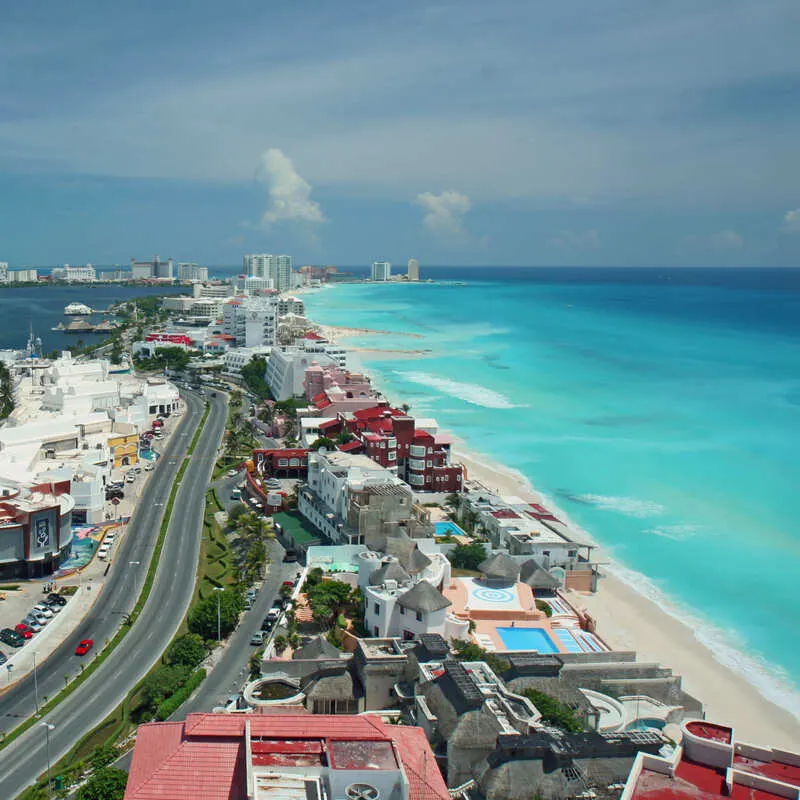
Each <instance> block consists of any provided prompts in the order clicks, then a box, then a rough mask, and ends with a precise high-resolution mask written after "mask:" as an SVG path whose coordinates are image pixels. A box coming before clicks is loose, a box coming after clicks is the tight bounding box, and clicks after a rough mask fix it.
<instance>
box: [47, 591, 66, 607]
mask: <svg viewBox="0 0 800 800" xmlns="http://www.w3.org/2000/svg"><path fill="white" fill-rule="evenodd" d="M47 599H48V600H52V601H53V602H54V603H57V604H58V605H60V606H65V605H66V604H67V598H66V597H64V595H61V594H56V593H55V592H51V593H50V594H49V595H47Z"/></svg>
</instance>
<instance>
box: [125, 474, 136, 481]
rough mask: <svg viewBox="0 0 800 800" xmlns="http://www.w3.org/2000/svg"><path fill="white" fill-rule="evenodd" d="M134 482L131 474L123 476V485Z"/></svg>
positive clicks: (133, 476) (134, 477)
mask: <svg viewBox="0 0 800 800" xmlns="http://www.w3.org/2000/svg"><path fill="white" fill-rule="evenodd" d="M135 480H136V476H135V475H134V474H133V473H132V472H129V473H128V474H127V475H126V476H125V483H133V482H134V481H135Z"/></svg>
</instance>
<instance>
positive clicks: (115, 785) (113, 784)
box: [75, 767, 128, 800]
mask: <svg viewBox="0 0 800 800" xmlns="http://www.w3.org/2000/svg"><path fill="white" fill-rule="evenodd" d="M127 782H128V773H127V772H124V771H123V770H121V769H116V768H115V767H104V768H103V769H101V770H98V771H97V772H95V774H94V775H92V777H91V778H89V780H88V781H86V783H85V784H84V785H83V786H81V788H80V789H78V793H77V794H76V795H75V798H76V800H122V798H123V797H124V796H125V785H126V784H127Z"/></svg>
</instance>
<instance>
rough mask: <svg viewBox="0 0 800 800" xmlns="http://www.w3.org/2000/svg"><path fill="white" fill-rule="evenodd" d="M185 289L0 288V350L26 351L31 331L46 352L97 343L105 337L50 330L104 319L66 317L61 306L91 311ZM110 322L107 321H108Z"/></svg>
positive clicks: (131, 287)
mask: <svg viewBox="0 0 800 800" xmlns="http://www.w3.org/2000/svg"><path fill="white" fill-rule="evenodd" d="M186 291H187V290H186V289H183V288H180V287H169V288H165V287H159V286H122V285H108V284H98V285H94V286H91V285H90V286H87V285H80V284H72V285H63V284H58V285H53V286H47V285H42V286H7V287H4V288H2V289H0V320H2V321H3V324H0V348H9V349H17V350H21V349H24V348H25V344H26V343H27V341H28V336H29V334H30V330H31V328H33V333H34V335H35V336H38V337H39V338H40V339H41V340H42V349H43V351H44V352H45V353H50V352H52V351H53V350H63V349H65V348H67V347H69V346H70V345H77V344H78V342H79V341H82V342H84V343H85V344H89V343H94V342H99V341H101V340H102V339H105V338H107V337H108V334H95V333H64V332H63V331H54V330H51V329H52V328H54V327H56V325H58V324H59V323H63V324H64V325H67V324H68V323H69V322H70V320H72V319H85V320H87V321H89V322H92V323H95V324H96V323H98V322H100V321H101V320H102V319H103V317H102V316H100V315H93V316H91V317H80V318H77V317H65V316H64V306H67V305H69V303H85V304H86V305H87V306H89V307H90V308H96V309H105V308H108V307H109V306H110V305H111V304H112V303H116V302H117V301H120V300H129V299H131V298H133V297H145V296H147V295H153V294H181V293H186ZM109 319H110V318H109Z"/></svg>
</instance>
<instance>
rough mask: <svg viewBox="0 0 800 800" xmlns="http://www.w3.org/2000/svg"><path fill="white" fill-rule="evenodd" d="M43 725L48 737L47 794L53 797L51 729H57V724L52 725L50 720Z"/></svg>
mask: <svg viewBox="0 0 800 800" xmlns="http://www.w3.org/2000/svg"><path fill="white" fill-rule="evenodd" d="M41 725H42V727H43V728H44V735H45V738H46V739H47V796H48V797H52V796H53V795H52V791H53V787H52V786H51V784H50V731H52V730H54V729H55V727H56V726H55V725H51V724H50V723H49V722H42V723H41Z"/></svg>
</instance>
